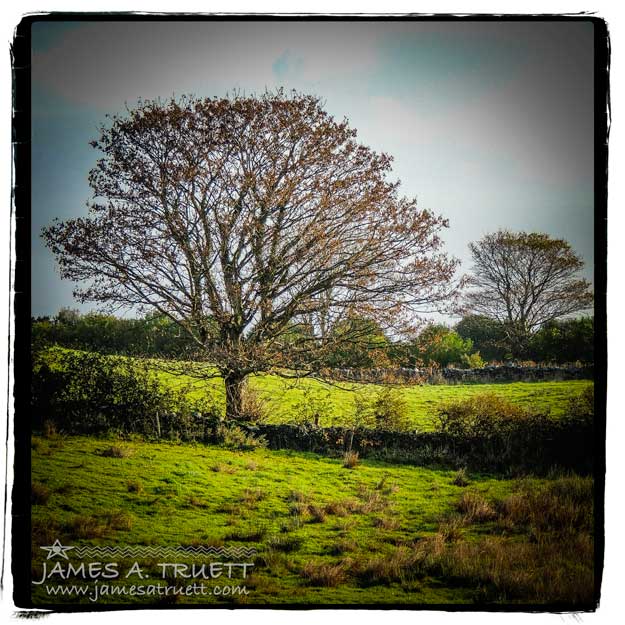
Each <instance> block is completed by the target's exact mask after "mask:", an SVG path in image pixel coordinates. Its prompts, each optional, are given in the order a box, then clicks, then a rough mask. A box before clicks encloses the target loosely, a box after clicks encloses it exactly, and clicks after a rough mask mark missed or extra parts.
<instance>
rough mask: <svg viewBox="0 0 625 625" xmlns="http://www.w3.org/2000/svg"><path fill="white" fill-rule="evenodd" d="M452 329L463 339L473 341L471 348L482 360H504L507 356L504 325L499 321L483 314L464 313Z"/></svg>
mask: <svg viewBox="0 0 625 625" xmlns="http://www.w3.org/2000/svg"><path fill="white" fill-rule="evenodd" d="M454 329H455V330H456V332H457V333H458V334H459V335H460V336H461V337H462V338H463V339H465V340H467V339H470V340H471V341H472V342H473V349H475V350H476V351H478V352H479V353H480V355H481V356H482V358H483V359H484V360H486V361H492V360H504V359H505V358H506V357H507V354H506V352H507V349H506V346H505V337H506V333H505V326H504V324H503V323H501V322H500V321H497V320H496V319H491V318H490V317H485V316H484V315H466V316H464V317H463V318H462V319H461V320H460V321H459V322H458V323H457V324H456V325H455V327H454Z"/></svg>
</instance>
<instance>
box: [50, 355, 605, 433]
mask: <svg viewBox="0 0 625 625" xmlns="http://www.w3.org/2000/svg"><path fill="white" fill-rule="evenodd" d="M55 350H59V351H61V350H63V348H59V347H55V348H52V349H51V350H50V351H49V354H50V358H51V361H53V359H54V352H55ZM153 362H154V370H155V373H156V375H157V376H158V377H159V379H160V380H161V382H162V383H163V384H164V385H167V386H171V387H174V388H179V387H186V386H187V385H190V386H191V388H192V390H191V395H193V396H196V397H202V396H204V395H206V394H208V395H209V396H210V397H211V398H213V400H214V401H215V402H216V403H217V404H219V405H222V406H223V405H224V403H225V393H224V388H223V382H222V381H221V379H219V378H212V379H207V380H197V379H194V378H191V377H189V376H186V375H173V374H171V373H167V372H165V371H162V370H159V369H158V364H157V363H158V361H153ZM249 380H250V387H251V388H252V389H254V390H256V391H258V393H259V395H260V396H261V397H262V398H263V399H264V400H265V401H266V402H267V404H268V407H269V409H268V413H269V414H268V418H267V421H268V422H269V423H285V422H289V421H293V420H294V419H295V418H296V416H297V414H298V409H297V407H298V404H301V403H302V402H304V401H311V400H313V401H314V400H321V401H322V402H324V403H325V404H326V405H327V406H328V411H327V414H326V415H325V417H324V418H322V419H321V425H323V426H330V425H344V424H345V423H346V420H348V419H350V418H351V416H352V414H353V411H354V395H355V392H354V391H356V392H364V393H366V394H367V393H368V394H372V393H375V392H376V389H377V388H379V387H377V386H376V385H374V384H348V383H341V384H337V385H329V384H325V383H323V382H320V381H318V380H312V379H300V380H295V381H293V380H287V379H284V378H281V377H279V376H275V375H255V376H250V378H249ZM592 384H593V383H592V382H591V381H590V380H577V381H566V382H515V383H510V384H458V385H446V384H442V385H423V386H419V385H411V386H402V387H398V388H399V391H400V392H401V393H402V394H403V395H404V397H405V398H406V402H407V405H408V414H409V415H410V419H411V422H412V425H413V426H414V427H415V428H417V429H420V430H430V429H432V421H431V419H432V415H433V414H434V413H435V411H436V409H437V407H438V406H440V405H441V404H442V403H445V402H449V401H457V400H461V399H466V398H467V397H470V396H473V395H477V394H481V393H494V394H497V395H502V396H504V397H506V398H507V399H508V400H510V401H512V402H513V403H516V404H519V405H522V406H527V407H528V408H532V409H535V410H540V411H545V412H550V414H552V415H553V416H554V417H556V418H557V417H560V416H562V415H563V414H564V412H565V410H566V409H567V404H568V401H569V400H570V399H571V398H574V397H576V396H578V395H579V394H580V393H581V392H582V391H583V390H584V389H586V388H588V387H589V386H592Z"/></svg>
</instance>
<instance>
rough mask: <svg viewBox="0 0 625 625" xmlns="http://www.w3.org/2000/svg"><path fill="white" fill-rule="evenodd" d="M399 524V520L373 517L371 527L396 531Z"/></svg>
mask: <svg viewBox="0 0 625 625" xmlns="http://www.w3.org/2000/svg"><path fill="white" fill-rule="evenodd" d="M400 525H401V523H400V522H399V519H395V518H392V517H374V518H373V527H377V528H378V529H382V530H396V529H397V528H398V527H399V526H400Z"/></svg>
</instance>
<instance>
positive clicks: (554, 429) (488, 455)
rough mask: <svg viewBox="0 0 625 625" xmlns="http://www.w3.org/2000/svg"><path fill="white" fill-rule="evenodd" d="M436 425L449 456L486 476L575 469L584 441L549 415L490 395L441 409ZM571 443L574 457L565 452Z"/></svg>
mask: <svg viewBox="0 0 625 625" xmlns="http://www.w3.org/2000/svg"><path fill="white" fill-rule="evenodd" d="M434 425H435V430H436V431H437V432H438V433H440V434H442V435H444V436H445V437H446V438H447V439H448V441H449V445H450V448H451V451H452V455H453V456H455V457H456V458H458V460H459V461H460V460H461V459H462V460H464V461H465V462H466V463H468V464H470V465H471V466H473V467H476V466H480V467H483V468H488V469H489V470H505V471H512V470H518V469H519V468H525V469H527V468H531V469H532V470H533V471H538V470H541V469H545V468H547V469H548V468H549V467H550V466H553V465H557V464H559V463H561V462H563V461H564V464H565V466H566V465H567V463H569V462H573V464H574V465H577V464H578V460H577V457H578V456H579V453H578V452H579V449H578V448H579V446H580V442H582V441H583V437H580V436H579V432H576V431H574V429H573V428H570V429H567V428H566V427H564V426H563V424H561V423H558V422H557V421H556V420H554V419H551V418H550V417H549V415H548V414H543V413H539V412H533V411H531V410H527V409H525V408H521V407H520V406H516V405H515V404H512V403H511V402H509V401H507V400H505V399H503V398H501V397H498V396H497V395H493V394H484V395H476V396H474V397H471V398H469V399H465V400H462V401H458V402H454V403H450V404H446V405H444V406H443V407H441V408H440V409H439V410H438V412H437V413H436V416H435V422H434ZM569 443H570V444H571V446H573V447H575V452H574V453H572V452H571V449H567V448H566V446H567V445H568V444H569ZM585 454H586V458H587V459H588V456H589V455H588V453H587V452H585ZM567 455H570V456H571V458H567V457H566V456H567Z"/></svg>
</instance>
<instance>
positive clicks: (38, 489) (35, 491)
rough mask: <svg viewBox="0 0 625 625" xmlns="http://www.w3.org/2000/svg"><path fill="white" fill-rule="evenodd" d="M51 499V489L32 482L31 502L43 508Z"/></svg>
mask: <svg viewBox="0 0 625 625" xmlns="http://www.w3.org/2000/svg"><path fill="white" fill-rule="evenodd" d="M48 499H50V489H49V488H48V487H47V486H46V485H45V484H42V483H41V482H32V483H31V485H30V502H31V503H32V504H33V505H34V506H43V505H45V504H47V503H48Z"/></svg>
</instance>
